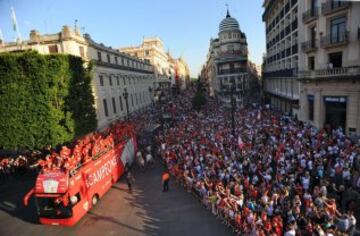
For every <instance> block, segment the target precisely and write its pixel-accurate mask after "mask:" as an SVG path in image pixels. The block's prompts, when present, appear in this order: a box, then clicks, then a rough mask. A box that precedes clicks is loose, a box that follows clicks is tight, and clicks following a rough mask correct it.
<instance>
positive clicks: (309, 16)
mask: <svg viewBox="0 0 360 236" xmlns="http://www.w3.org/2000/svg"><path fill="white" fill-rule="evenodd" d="M318 17H319V8H318V7H314V8H310V9H309V10H307V11H306V12H304V13H303V17H302V20H303V22H304V24H306V23H309V22H311V21H313V20H316V19H317V18H318Z"/></svg>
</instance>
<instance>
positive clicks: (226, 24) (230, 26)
mask: <svg viewBox="0 0 360 236" xmlns="http://www.w3.org/2000/svg"><path fill="white" fill-rule="evenodd" d="M230 30H240V27H239V23H238V21H237V20H236V19H235V18H232V17H231V16H230V13H229V10H228V11H227V14H226V18H225V19H223V20H222V21H221V22H220V25H219V33H221V32H223V31H230Z"/></svg>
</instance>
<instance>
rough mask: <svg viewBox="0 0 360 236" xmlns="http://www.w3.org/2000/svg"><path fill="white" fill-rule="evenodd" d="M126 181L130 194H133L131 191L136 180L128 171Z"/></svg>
mask: <svg viewBox="0 0 360 236" xmlns="http://www.w3.org/2000/svg"><path fill="white" fill-rule="evenodd" d="M125 179H126V183H127V186H128V190H129V192H130V193H131V191H132V185H133V183H134V182H135V178H134V176H133V175H132V174H131V172H130V171H128V172H127V174H126V177H125Z"/></svg>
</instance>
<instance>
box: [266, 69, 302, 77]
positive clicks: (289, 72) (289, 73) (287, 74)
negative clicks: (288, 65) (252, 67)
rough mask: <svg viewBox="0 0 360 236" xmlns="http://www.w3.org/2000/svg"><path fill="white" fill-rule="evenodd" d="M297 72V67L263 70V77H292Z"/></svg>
mask: <svg viewBox="0 0 360 236" xmlns="http://www.w3.org/2000/svg"><path fill="white" fill-rule="evenodd" d="M296 73H297V69H294V68H293V69H284V70H278V71H271V72H264V73H263V75H264V77H267V78H271V77H275V78H276V77H293V76H295V75H296Z"/></svg>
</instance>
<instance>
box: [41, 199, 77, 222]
mask: <svg viewBox="0 0 360 236" xmlns="http://www.w3.org/2000/svg"><path fill="white" fill-rule="evenodd" d="M36 206H37V210H38V214H39V216H40V217H44V218H50V219H64V218H69V217H71V216H72V209H71V205H70V204H68V205H67V206H64V204H63V202H59V201H57V198H56V197H36Z"/></svg>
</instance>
